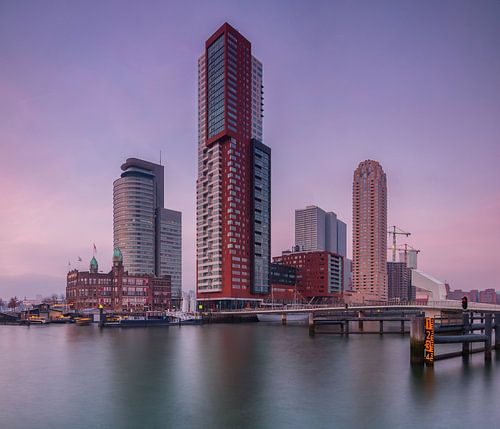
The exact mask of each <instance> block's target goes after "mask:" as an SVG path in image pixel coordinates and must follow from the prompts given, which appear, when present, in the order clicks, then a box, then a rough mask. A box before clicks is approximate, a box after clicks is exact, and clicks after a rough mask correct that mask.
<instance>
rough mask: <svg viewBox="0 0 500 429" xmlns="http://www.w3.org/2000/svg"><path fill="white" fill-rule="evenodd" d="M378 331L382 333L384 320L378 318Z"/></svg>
mask: <svg viewBox="0 0 500 429" xmlns="http://www.w3.org/2000/svg"><path fill="white" fill-rule="evenodd" d="M378 333H379V334H380V335H382V334H383V333H384V321H383V320H380V321H379V322H378Z"/></svg>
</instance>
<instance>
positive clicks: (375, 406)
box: [0, 324, 500, 429]
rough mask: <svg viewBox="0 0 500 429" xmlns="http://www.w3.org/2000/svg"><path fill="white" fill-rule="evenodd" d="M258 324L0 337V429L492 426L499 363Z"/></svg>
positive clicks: (499, 396) (19, 331) (395, 340)
mask: <svg viewBox="0 0 500 429" xmlns="http://www.w3.org/2000/svg"><path fill="white" fill-rule="evenodd" d="M408 342H409V340H408V337H407V336H405V337H401V336H399V335H386V336H384V337H382V338H381V337H379V336H377V335H373V336H371V335H364V336H356V335H351V336H350V337H349V338H342V337H339V336H332V335H321V336H319V335H318V336H316V337H315V338H310V337H309V336H308V334H307V328H304V327H300V326H286V327H284V326H280V325H275V326H273V325H263V324H241V325H207V326H200V327H195V326H192V327H191V326H184V327H170V328H148V329H144V328H129V329H108V330H103V331H101V330H99V329H98V328H97V327H96V326H88V327H77V326H74V325H67V326H65V325H61V326H56V325H52V326H38V327H36V326H31V327H22V326H0V388H1V390H0V427H1V428H7V429H10V428H54V427H60V428H86V429H88V428H285V427H286V428H307V427H312V428H332V427H335V428H388V427H389V428H392V427H394V428H403V427H404V428H417V427H418V428H422V427H424V428H465V427H468V428H471V427H473V428H479V427H486V426H488V427H490V428H495V427H498V421H499V418H500V410H499V409H498V404H499V403H500V362H499V361H498V360H496V357H495V355H494V358H493V359H494V360H493V363H492V364H491V365H485V364H484V362H483V356H482V355H476V356H475V357H474V358H473V359H472V361H471V363H470V364H469V365H464V364H463V363H462V361H461V359H459V358H456V359H452V360H448V361H445V362H438V363H437V364H436V367H435V369H434V371H420V372H419V371H417V372H414V371H412V370H411V369H410V368H409V365H408V360H409V357H408V353H409V345H408Z"/></svg>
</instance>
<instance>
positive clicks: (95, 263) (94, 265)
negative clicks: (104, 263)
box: [90, 256, 97, 268]
mask: <svg viewBox="0 0 500 429" xmlns="http://www.w3.org/2000/svg"><path fill="white" fill-rule="evenodd" d="M90 266H91V267H96V268H97V259H96V258H95V256H94V257H92V259H91V260H90Z"/></svg>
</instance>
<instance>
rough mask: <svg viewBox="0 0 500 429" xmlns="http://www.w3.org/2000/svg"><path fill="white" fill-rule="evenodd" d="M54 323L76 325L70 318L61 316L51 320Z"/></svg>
mask: <svg viewBox="0 0 500 429" xmlns="http://www.w3.org/2000/svg"><path fill="white" fill-rule="evenodd" d="M51 322H52V323H74V320H73V319H72V318H71V317H70V316H64V315H62V314H61V315H59V316H56V317H54V318H53V319H52V320H51Z"/></svg>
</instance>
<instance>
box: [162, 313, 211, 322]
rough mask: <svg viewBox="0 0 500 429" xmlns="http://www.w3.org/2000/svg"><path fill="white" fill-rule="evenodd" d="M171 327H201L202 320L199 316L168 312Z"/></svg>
mask: <svg viewBox="0 0 500 429" xmlns="http://www.w3.org/2000/svg"><path fill="white" fill-rule="evenodd" d="M167 314H168V316H169V317H170V319H171V321H172V322H171V325H201V324H202V323H203V318H202V317H201V315H200V314H193V313H185V312H183V311H173V312H168V313H167Z"/></svg>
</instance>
